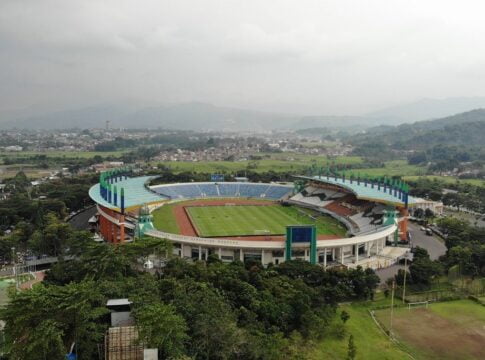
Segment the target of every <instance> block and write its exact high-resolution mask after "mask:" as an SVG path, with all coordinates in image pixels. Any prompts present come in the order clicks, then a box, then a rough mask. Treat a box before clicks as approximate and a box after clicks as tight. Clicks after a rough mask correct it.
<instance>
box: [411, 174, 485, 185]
mask: <svg viewBox="0 0 485 360" xmlns="http://www.w3.org/2000/svg"><path fill="white" fill-rule="evenodd" d="M420 177H423V178H427V179H429V180H438V181H441V182H444V183H445V184H456V183H461V184H470V185H475V186H485V180H480V179H457V178H455V177H452V176H438V175H426V176H404V180H408V181H416V180H418V179H419V178H420Z"/></svg>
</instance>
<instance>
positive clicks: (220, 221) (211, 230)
mask: <svg viewBox="0 0 485 360" xmlns="http://www.w3.org/2000/svg"><path fill="white" fill-rule="evenodd" d="M185 210H186V211H187V213H188V215H189V217H190V219H191V221H192V224H193V225H194V227H195V228H196V230H197V233H198V234H199V236H202V237H216V236H247V235H283V234H285V232H286V226H287V225H305V224H315V225H316V226H317V234H318V235H338V236H343V235H344V234H345V228H344V227H343V226H342V225H340V224H339V223H338V222H337V221H336V220H334V219H332V218H330V217H327V216H319V217H316V218H314V219H312V218H311V217H310V216H309V215H308V214H307V213H304V212H303V211H301V210H300V209H297V208H295V207H284V206H280V205H238V206H189V207H186V208H185Z"/></svg>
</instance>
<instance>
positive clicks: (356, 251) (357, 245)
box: [355, 244, 359, 263]
mask: <svg viewBox="0 0 485 360" xmlns="http://www.w3.org/2000/svg"><path fill="white" fill-rule="evenodd" d="M355 262H356V263H358V262H359V244H355Z"/></svg>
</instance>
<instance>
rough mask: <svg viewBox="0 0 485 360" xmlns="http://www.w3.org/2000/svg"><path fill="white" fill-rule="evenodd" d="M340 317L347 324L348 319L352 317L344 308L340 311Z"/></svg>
mask: <svg viewBox="0 0 485 360" xmlns="http://www.w3.org/2000/svg"><path fill="white" fill-rule="evenodd" d="M340 319H342V322H343V323H344V324H345V323H346V322H347V320H349V319H350V314H349V313H348V312H347V311H345V310H342V312H341V313H340Z"/></svg>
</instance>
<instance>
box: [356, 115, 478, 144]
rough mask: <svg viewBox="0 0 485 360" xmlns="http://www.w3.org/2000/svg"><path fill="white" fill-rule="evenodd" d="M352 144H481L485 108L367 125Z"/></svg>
mask: <svg viewBox="0 0 485 360" xmlns="http://www.w3.org/2000/svg"><path fill="white" fill-rule="evenodd" d="M351 141H352V142H353V143H354V144H372V143H376V142H379V143H382V144H387V145H390V146H391V147H393V148H396V149H419V148H427V147H430V146H434V145H439V144H443V145H463V146H480V147H483V146H485V109H476V110H472V111H467V112H464V113H461V114H456V115H452V116H447V117H444V118H441V119H434V120H427V121H418V122H415V123H412V124H401V125H398V126H378V127H375V128H370V129H368V130H366V131H365V133H363V134H359V135H356V136H354V137H353V138H352V140H351Z"/></svg>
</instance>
